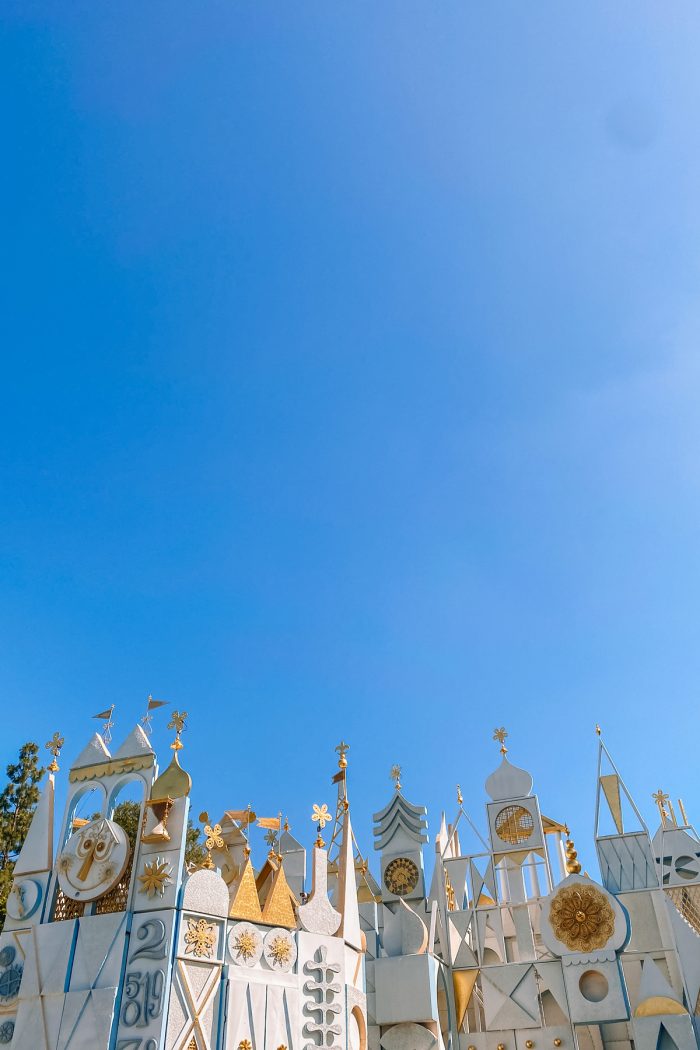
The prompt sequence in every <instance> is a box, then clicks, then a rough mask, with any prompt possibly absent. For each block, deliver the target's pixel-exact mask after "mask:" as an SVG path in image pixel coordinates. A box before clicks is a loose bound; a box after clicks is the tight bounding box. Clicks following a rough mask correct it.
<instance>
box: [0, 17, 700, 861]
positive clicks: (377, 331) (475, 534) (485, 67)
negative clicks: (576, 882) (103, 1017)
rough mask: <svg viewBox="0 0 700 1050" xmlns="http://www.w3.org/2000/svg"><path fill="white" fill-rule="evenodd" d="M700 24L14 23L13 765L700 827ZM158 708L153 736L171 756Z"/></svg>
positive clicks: (220, 795) (5, 602) (6, 325)
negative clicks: (402, 796) (337, 768)
mask: <svg viewBox="0 0 700 1050" xmlns="http://www.w3.org/2000/svg"><path fill="white" fill-rule="evenodd" d="M699 44H700V8H698V5H697V4H696V3H695V2H690V0H674V2H673V3H660V2H659V3H654V4H651V3H646V2H640V0H635V2H634V3H632V2H629V0H618V2H616V3H614V4H611V3H609V2H607V0H606V2H602V0H594V2H591V3H587V4H585V5H583V6H581V5H572V4H565V3H561V2H560V0H557V2H537V3H528V4H525V3H522V2H520V0H518V2H514V0H513V2H503V3H498V4H494V3H492V2H488V3H487V2H479V3H473V2H467V0H460V2H443V0H439V2H435V3H431V2H429V0H420V2H416V0H373V2H371V3H370V2H363V0H356V2H353V3H345V2H340V0H324V2H318V3H317V2H313V3H312V2H309V3H306V2H305V3H294V2H290V0H274V2H270V0H219V2H208V3H197V4H193V3H190V2H187V3H184V2H181V0H168V2H167V3H165V2H159V0H149V2H148V3H147V4H143V3H119V4H112V3H110V4H96V3H94V2H93V0H90V2H85V0H71V3H63V4H56V3H40V2H35V0H6V2H5V3H4V5H3V11H2V23H1V28H0V79H1V83H2V91H1V94H0V106H1V107H2V125H3V129H4V134H3V140H4V161H3V164H2V168H1V169H0V179H1V180H2V210H3V222H2V230H3V236H2V243H3V256H4V266H3V278H2V286H1V287H2V299H3V306H2V345H3V354H2V387H1V389H2V413H1V414H0V433H1V435H2V455H1V457H0V482H1V504H0V506H1V508H2V514H1V520H0V556H1V573H2V575H1V580H2V603H1V606H0V615H1V617H2V619H1V621H0V633H1V637H2V643H1V665H0V687H1V689H2V710H3V715H4V723H3V734H2V747H1V749H0V750H1V753H0V760H2V761H3V762H5V761H7V760H9V759H10V758H11V757H12V755H13V753H14V752H15V750H16V748H17V746H18V745H19V744H20V743H21V742H22V741H23V740H24V739H26V738H28V737H29V738H33V739H36V740H38V741H39V742H41V743H43V742H44V740H46V739H48V737H49V736H50V734H51V733H52V732H53V730H54V729H56V728H60V729H61V730H62V731H63V732H64V733H65V736H66V741H67V742H66V749H65V754H64V763H63V766H64V772H65V768H66V767H67V765H68V764H69V760H70V758H71V757H73V756H74V755H75V754H76V753H77V751H78V750H80V749H81V748H82V746H83V744H84V743H85V741H86V740H87V738H88V737H89V735H90V734H91V732H92V731H93V730H94V728H95V727H96V723H93V722H91V720H90V715H92V714H93V713H94V712H95V711H98V710H99V709H101V708H103V707H105V706H108V705H109V704H110V703H112V702H114V703H116V705H117V709H116V712H115V713H116V717H117V721H118V725H117V730H116V737H117V741H118V740H119V739H120V738H121V737H122V736H123V735H124V734H125V733H126V732H127V731H128V729H129V728H130V725H131V724H133V722H134V721H135V720H136V719H137V718H138V717H139V715H140V714H141V713H142V707H143V698H144V697H145V695H146V694H147V693H148V692H149V691H152V692H153V693H154V695H157V696H159V697H160V696H162V697H166V698H168V699H169V700H171V701H172V702H173V704H174V705H176V706H177V707H178V708H181V709H182V708H185V709H186V710H187V711H188V712H189V713H190V727H189V730H188V732H187V734H186V738H185V739H186V743H187V750H186V751H185V752H184V753H183V763H184V764H185V765H186V766H187V767H188V768H189V769H190V771H191V772H192V774H193V777H194V781H195V786H194V791H193V804H194V811H195V814H196V813H198V812H199V810H200V809H201V808H204V807H208V808H209V809H210V811H211V812H212V813H213V812H218V811H220V810H222V809H223V808H229V807H238V806H241V805H245V804H247V803H248V802H249V801H252V802H253V804H254V805H255V807H256V808H257V809H258V811H259V812H264V811H270V812H277V811H278V810H279V809H282V810H283V811H284V812H288V813H289V815H290V817H291V819H292V823H293V829H294V831H295V832H296V833H297V834H298V835H299V836H300V837H302V838H305V839H306V840H308V841H309V842H310V841H311V837H312V829H311V825H310V824H309V823H308V821H307V815H308V813H309V812H310V806H311V803H312V802H320V801H331V800H332V791H331V789H330V788H329V786H328V777H329V775H330V774H331V773H332V772H333V765H334V756H333V750H332V749H333V746H334V745H335V744H336V743H337V741H338V740H339V738H340V737H341V736H344V737H345V738H346V740H349V741H350V743H351V744H352V751H351V754H350V758H351V785H352V799H353V802H354V814H355V823H356V830H357V833H358V835H359V837H360V840H361V842H362V843H363V844H364V845H365V846H366V847H369V845H370V842H371V829H370V814H371V812H372V811H373V810H375V809H378V808H379V807H380V806H381V805H383V804H384V803H385V802H386V800H387V798H388V796H389V794H390V791H391V785H390V782H389V779H388V769H389V767H390V765H391V764H392V763H393V762H395V761H398V762H401V763H402V764H403V766H404V768H405V777H404V784H405V793H406V795H407V797H409V798H410V799H411V800H412V801H414V802H417V803H425V804H427V805H428V806H429V808H430V816H431V819H432V821H433V830H434V826H435V821H436V820H437V819H438V817H439V811H440V809H441V808H442V807H443V806H446V807H447V808H448V810H452V809H453V808H454V785H455V783H456V782H457V781H459V782H460V783H461V784H462V788H463V790H464V793H465V797H466V801H467V805H468V807H469V809H470V811H471V812H472V813H473V814H474V815H475V817H478V818H479V819H480V820H481V818H482V801H483V788H482V784H483V779H484V777H485V775H486V774H487V773H488V772H489V771H490V769H491V768H493V766H494V764H495V762H496V760H497V757H498V755H497V746H496V744H494V743H493V741H492V740H491V735H492V731H493V728H494V726H495V725H501V724H505V725H506V726H507V727H508V729H509V731H510V734H511V735H510V738H509V744H510V745H511V753H510V757H511V758H512V759H513V761H515V762H517V763H521V764H524V765H526V766H527V767H528V768H530V769H531V770H532V771H533V773H534V774H535V778H536V788H537V790H538V792H539V795H540V799H541V804H542V808H543V810H544V812H546V813H547V814H549V815H551V816H552V817H556V818H559V819H566V820H568V821H569V822H570V824H571V826H572V829H573V831H574V833H575V836H576V839H577V844H579V845H580V852H581V854H582V857H583V858H584V860H587V861H588V864H589V865H590V864H592V863H594V862H593V860H592V850H591V843H590V834H591V831H592V822H593V806H594V795H595V748H596V739H595V734H594V725H595V722H596V721H600V722H601V723H602V724H603V726H604V728H605V736H606V741H607V743H608V745H609V747H610V748H611V750H612V752H613V754H614V755H615V756H616V758H617V759H618V762H619V764H620V766H621V768H622V771H623V773H624V774H625V775H626V778H627V780H628V782H629V785H630V787H631V788H632V790H633V793H635V795H636V797H637V801H638V802H639V804H640V805H641V806H642V808H643V809H644V811H645V812H646V813H647V814H648V816H649V818H650V819H652V818H653V804H652V802H651V799H650V793H651V792H652V790H655V789H657V788H658V787H659V786H660V785H661V786H663V787H664V788H665V789H666V790H668V791H670V792H671V793H672V794H673V795H674V796H677V795H679V794H680V795H682V796H683V797H684V799H685V801H686V805H687V808H688V809H689V810H690V813H691V816H692V815H693V814H694V815H695V817H696V819H700V798H698V787H699V783H698V780H699V778H698V774H697V771H696V767H697V761H696V733H697V709H698V704H697V700H698V673H699V671H700V647H699V645H698V641H699V638H698V635H699V630H700V628H699V621H698V594H699V592H700V561H699V555H698V551H699V542H698V541H699V539H700V535H699V532H700V530H699V526H700V498H699V487H698V482H699V480H700V469H699V466H698V464H699V447H698V444H699V443H698V437H699V436H700V423H699V421H698V388H699V382H700V359H699V358H698V333H699V330H700V307H699V302H700V298H699V294H698V293H699V291H700V190H699V187H700V131H699V128H700V117H699V114H700V65H699V64H698V59H697V56H698V46H699ZM165 721H166V719H165V718H163V717H161V718H160V721H159V728H158V730H157V732H156V734H155V737H154V739H155V741H156V743H157V744H158V746H159V747H160V748H162V749H163V750H162V752H161V753H162V755H164V756H165V757H166V759H167V754H168V753H167V751H166V747H165V745H166V743H167V741H168V739H169V736H170V735H169V734H166V732H165V729H164V725H165Z"/></svg>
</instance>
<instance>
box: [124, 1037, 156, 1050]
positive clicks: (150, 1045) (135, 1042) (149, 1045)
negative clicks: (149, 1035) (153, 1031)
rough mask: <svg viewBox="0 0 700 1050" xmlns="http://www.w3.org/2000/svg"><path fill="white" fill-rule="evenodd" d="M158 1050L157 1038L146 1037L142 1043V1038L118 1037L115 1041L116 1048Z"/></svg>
mask: <svg viewBox="0 0 700 1050" xmlns="http://www.w3.org/2000/svg"><path fill="white" fill-rule="evenodd" d="M141 1047H143V1050H158V1040H157V1039H147V1040H146V1042H145V1043H144V1041H143V1039H120V1040H119V1042H118V1043H117V1050H141Z"/></svg>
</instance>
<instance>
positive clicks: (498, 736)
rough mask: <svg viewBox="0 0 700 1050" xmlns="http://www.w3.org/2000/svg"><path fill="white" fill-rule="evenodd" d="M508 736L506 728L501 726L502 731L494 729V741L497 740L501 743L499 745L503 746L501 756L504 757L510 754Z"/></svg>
mask: <svg viewBox="0 0 700 1050" xmlns="http://www.w3.org/2000/svg"><path fill="white" fill-rule="evenodd" d="M507 736H508V733H507V732H506V727H505V726H501V728H500V729H494V731H493V739H494V740H497V741H498V742H499V744H500V745H501V754H502V755H504V756H505V755H507V754H508V748H507V747H506V737H507Z"/></svg>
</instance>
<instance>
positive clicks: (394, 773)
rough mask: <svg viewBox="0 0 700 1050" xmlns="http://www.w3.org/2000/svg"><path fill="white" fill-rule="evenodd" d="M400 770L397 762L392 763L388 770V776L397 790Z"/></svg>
mask: <svg viewBox="0 0 700 1050" xmlns="http://www.w3.org/2000/svg"><path fill="white" fill-rule="evenodd" d="M401 772H402V770H401V766H400V765H398V763H394V765H393V766H392V767H391V769H390V770H389V778H390V779H391V780H393V781H394V786H395V788H396V790H397V791H400V790H401Z"/></svg>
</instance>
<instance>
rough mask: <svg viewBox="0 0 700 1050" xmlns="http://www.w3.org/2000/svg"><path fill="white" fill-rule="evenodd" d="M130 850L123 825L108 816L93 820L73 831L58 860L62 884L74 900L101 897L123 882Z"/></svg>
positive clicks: (58, 871)
mask: <svg viewBox="0 0 700 1050" xmlns="http://www.w3.org/2000/svg"><path fill="white" fill-rule="evenodd" d="M130 852H131V847H130V846H129V840H128V838H127V837H126V832H125V831H124V829H123V828H121V827H120V826H119V825H118V824H115V823H114V821H113V820H107V818H106V817H98V818H97V819H96V820H91V821H90V823H89V824H86V825H85V827H84V828H80V830H79V831H76V832H75V834H74V835H71V837H70V838H69V839H68V842H67V843H66V845H65V847H64V849H63V852H62V853H61V854H60V856H59V858H58V860H57V861H56V871H57V874H58V882H59V885H60V887H61V889H62V890H63V892H64V893H65V895H66V897H70V898H71V899H72V900H77V901H94V900H97V898H98V897H103V896H104V894H105V893H109V891H110V890H111V889H113V888H114V887H115V886H116V884H117V883H118V882H119V880H120V879H121V877H122V875H123V874H124V872H125V871H126V868H127V865H128V863H129V854H130Z"/></svg>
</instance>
